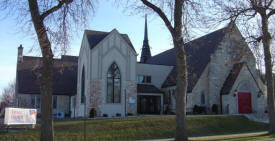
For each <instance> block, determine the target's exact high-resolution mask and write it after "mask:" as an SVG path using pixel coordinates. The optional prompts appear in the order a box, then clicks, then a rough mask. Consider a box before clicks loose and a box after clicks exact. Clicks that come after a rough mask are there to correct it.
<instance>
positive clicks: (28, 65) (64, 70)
mask: <svg viewBox="0 0 275 141" xmlns="http://www.w3.org/2000/svg"><path fill="white" fill-rule="evenodd" d="M77 62H78V57H76V56H67V55H66V56H62V58H61V59H54V70H53V73H54V74H53V87H52V88H53V94H54V95H68V96H71V95H75V94H76V87H77ZM42 68H43V67H42V58H41V57H31V56H23V61H22V62H18V65H17V92H18V93H19V94H40V88H39V81H38V79H37V78H38V76H39V75H40V73H41V72H42Z"/></svg>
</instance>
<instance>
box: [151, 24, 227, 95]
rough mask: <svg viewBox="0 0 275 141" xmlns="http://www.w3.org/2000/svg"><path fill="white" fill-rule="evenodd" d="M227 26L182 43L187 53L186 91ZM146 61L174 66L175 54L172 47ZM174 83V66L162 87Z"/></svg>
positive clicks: (208, 59) (199, 74)
mask: <svg viewBox="0 0 275 141" xmlns="http://www.w3.org/2000/svg"><path fill="white" fill-rule="evenodd" d="M226 29H227V28H222V29H220V30H217V31H215V32H212V33H210V34H207V35H205V36H202V37H200V38H198V39H195V40H193V41H190V42H188V43H186V44H185V45H184V48H185V51H186V54H187V66H188V77H189V81H188V82H189V83H188V91H189V92H190V91H192V89H193V87H194V86H195V84H196V82H197V81H198V80H199V78H200V76H201V74H202V72H203V70H204V69H205V67H206V66H207V64H208V63H209V61H210V59H211V58H210V56H211V54H213V53H214V52H215V51H216V49H217V48H218V46H219V44H220V42H221V41H222V39H223V38H224V36H225V32H226ZM146 63H148V64H159V65H172V66H176V56H175V52H174V49H173V48H172V49H169V50H167V51H165V52H163V53H160V54H158V55H155V56H153V57H152V58H150V59H149V60H148V61H147V62H146ZM174 85H176V67H174V68H173V69H172V71H171V72H170V75H169V76H168V77H167V79H166V80H165V82H164V83H163V85H162V87H163V88H165V87H168V86H174Z"/></svg>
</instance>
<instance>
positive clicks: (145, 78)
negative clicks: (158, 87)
mask: <svg viewBox="0 0 275 141" xmlns="http://www.w3.org/2000/svg"><path fill="white" fill-rule="evenodd" d="M151 81H152V80H151V76H147V75H138V76H137V83H151Z"/></svg>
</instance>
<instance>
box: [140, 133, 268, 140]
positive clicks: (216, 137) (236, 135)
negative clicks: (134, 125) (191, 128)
mask: <svg viewBox="0 0 275 141" xmlns="http://www.w3.org/2000/svg"><path fill="white" fill-rule="evenodd" d="M265 134H267V132H255V133H242V134H230V135H217V136H202V137H189V138H188V139H189V140H202V141H203V140H205V139H207V140H211V139H219V138H228V137H233V138H234V137H240V136H258V135H265ZM173 140H174V139H173V138H170V139H153V140H144V141H173Z"/></svg>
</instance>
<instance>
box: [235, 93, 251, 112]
mask: <svg viewBox="0 0 275 141" xmlns="http://www.w3.org/2000/svg"><path fill="white" fill-rule="evenodd" d="M238 110H239V113H240V114H247V113H251V112H252V108H251V94H250V93H244V92H239V93H238Z"/></svg>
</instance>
